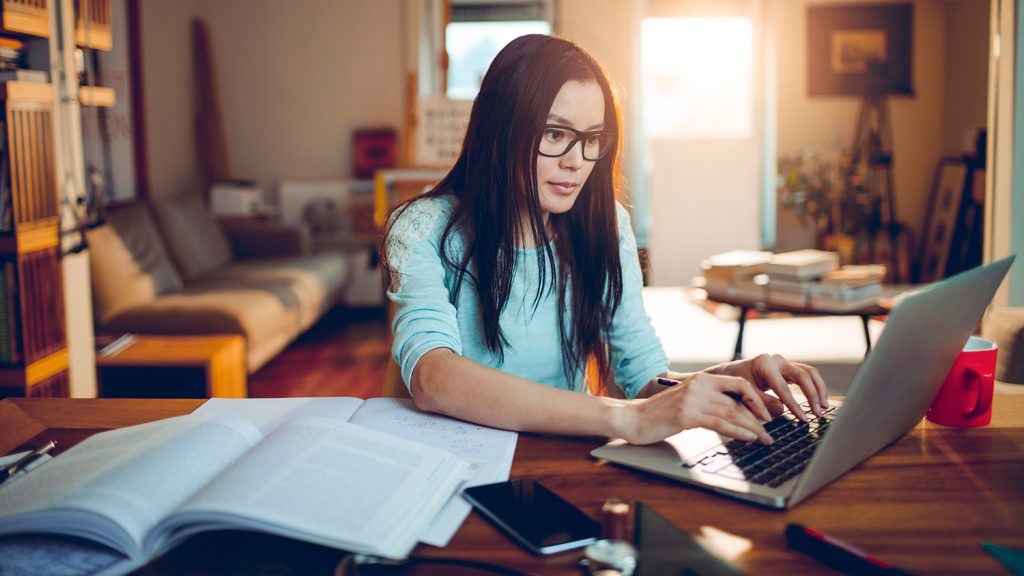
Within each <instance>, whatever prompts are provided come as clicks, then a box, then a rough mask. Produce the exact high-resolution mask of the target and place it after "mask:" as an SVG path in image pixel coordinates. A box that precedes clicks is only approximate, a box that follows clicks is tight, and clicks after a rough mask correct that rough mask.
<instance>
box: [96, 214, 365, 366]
mask: <svg viewBox="0 0 1024 576" xmlns="http://www.w3.org/2000/svg"><path fill="white" fill-rule="evenodd" d="M87 242H88V246H89V251H90V262H91V264H90V266H91V274H92V293H93V318H94V321H95V323H96V330H97V332H98V333H120V332H133V333H137V334H160V335H168V334H171V335H173V334H240V335H242V336H243V337H244V338H245V343H246V364H247V369H248V371H249V372H250V373H252V372H255V371H256V370H257V369H259V368H260V367H261V366H263V365H264V364H265V363H267V362H268V361H269V360H270V359H271V358H273V357H274V356H275V355H276V354H278V353H279V352H280V351H281V350H283V349H284V348H285V347H286V346H287V345H288V344H289V343H291V342H292V341H293V340H294V339H295V338H296V337H297V336H298V335H299V334H301V333H302V332H303V331H305V330H306V329H307V328H309V327H310V326H311V325H313V324H314V323H315V322H316V321H317V320H318V319H319V318H320V317H321V316H322V315H323V314H324V313H325V312H326V311H327V310H329V309H330V308H331V307H332V306H333V305H334V304H335V303H337V301H338V299H339V297H340V296H341V294H342V293H343V291H344V289H345V284H346V282H347V281H348V277H349V274H348V269H347V268H348V266H347V263H346V260H345V258H343V257H341V256H339V255H338V254H313V253H310V250H309V245H310V243H309V239H308V235H307V234H305V233H304V232H303V231H302V230H301V229H296V228H286V227H282V226H275V225H270V224H262V223H245V224H237V225H232V226H222V225H221V223H220V222H218V221H217V220H216V219H215V218H214V216H213V215H212V214H211V213H210V211H209V210H208V209H207V207H206V205H205V203H204V202H203V200H202V198H201V197H200V196H199V195H198V194H187V195H182V196H178V197H174V198H168V199H162V200H159V201H155V202H138V203H134V204H131V205H129V206H126V207H124V208H121V209H118V210H116V211H112V212H111V213H110V214H109V215H108V218H107V221H106V222H105V223H104V224H103V225H101V226H98V227H96V228H94V229H92V230H90V231H89V232H88V233H87Z"/></svg>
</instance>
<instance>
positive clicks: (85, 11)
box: [74, 0, 114, 50]
mask: <svg viewBox="0 0 1024 576" xmlns="http://www.w3.org/2000/svg"><path fill="white" fill-rule="evenodd" d="M74 9H75V44H78V45H79V46H83V47H86V48H93V49H95V50H110V49H111V48H113V47H114V36H113V28H112V18H111V13H110V0H75V8H74Z"/></svg>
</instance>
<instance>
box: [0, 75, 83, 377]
mask: <svg viewBox="0 0 1024 576" xmlns="http://www.w3.org/2000/svg"><path fill="white" fill-rule="evenodd" d="M0 101H2V104H3V109H4V110H3V118H4V123H5V126H4V131H5V133H6V134H5V137H6V143H7V146H5V150H4V158H3V161H4V163H5V165H6V166H7V170H8V174H9V176H8V177H9V179H10V184H9V188H8V190H9V208H8V209H9V210H10V229H9V230H8V231H7V232H5V233H4V235H3V236H2V237H0V274H2V277H3V282H2V283H0V292H2V296H0V298H2V299H3V301H4V303H5V306H4V307H3V308H2V309H0V366H2V368H0V396H67V395H68V391H69V388H68V386H69V382H68V353H67V346H66V343H65V325H64V298H63V295H64V283H63V272H62V266H61V261H60V242H59V226H60V224H59V216H60V197H59V193H58V190H57V178H56V171H55V166H54V143H53V138H54V130H53V121H54V118H53V116H54V112H53V111H54V106H53V105H54V90H53V86H51V85H50V84H42V83H26V82H5V83H3V84H2V85H0Z"/></svg>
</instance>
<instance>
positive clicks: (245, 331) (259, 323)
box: [106, 286, 301, 350]
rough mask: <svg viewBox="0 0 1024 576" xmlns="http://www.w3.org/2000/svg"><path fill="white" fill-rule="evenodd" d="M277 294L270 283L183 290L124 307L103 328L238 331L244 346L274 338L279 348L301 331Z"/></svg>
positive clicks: (289, 306) (288, 306) (255, 345)
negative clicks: (268, 284) (253, 285)
mask: <svg viewBox="0 0 1024 576" xmlns="http://www.w3.org/2000/svg"><path fill="white" fill-rule="evenodd" d="M282 294H283V293H282V291H280V290H274V289H273V287H227V286H225V287H223V288H212V287H205V288H204V289H203V290H201V291H193V290H192V289H191V288H187V289H186V290H185V291H183V292H180V293H177V294H168V295H166V296H163V297H161V298H157V299H155V300H153V301H151V302H147V303H144V304H141V305H139V306H135V307H133V308H130V309H128V310H124V311H122V312H121V313H120V314H118V315H117V316H115V317H113V318H111V319H110V321H109V322H108V323H107V325H106V328H108V329H110V330H113V331H124V332H138V333H141V334H241V335H242V336H244V337H245V339H246V348H248V349H253V348H262V347H264V346H265V345H266V344H267V343H268V342H275V343H277V346H275V348H277V349H278V350H279V349H280V348H281V347H283V346H284V345H285V344H287V343H288V342H289V341H291V339H293V338H295V337H296V336H297V335H298V334H299V333H300V332H301V328H300V324H299V317H298V311H297V309H296V307H295V306H294V305H292V304H291V303H290V302H289V301H288V298H287V297H283V295H282ZM279 341H280V342H279Z"/></svg>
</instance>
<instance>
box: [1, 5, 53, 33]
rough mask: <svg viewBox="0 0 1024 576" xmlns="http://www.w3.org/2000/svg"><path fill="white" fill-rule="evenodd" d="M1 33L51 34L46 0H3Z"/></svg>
mask: <svg viewBox="0 0 1024 576" xmlns="http://www.w3.org/2000/svg"><path fill="white" fill-rule="evenodd" d="M0 11H2V12H3V17H2V18H0V34H27V35H29V36H39V37H41V38H46V37H47V36H49V35H50V16H49V13H48V11H47V9H46V0H2V1H0Z"/></svg>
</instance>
